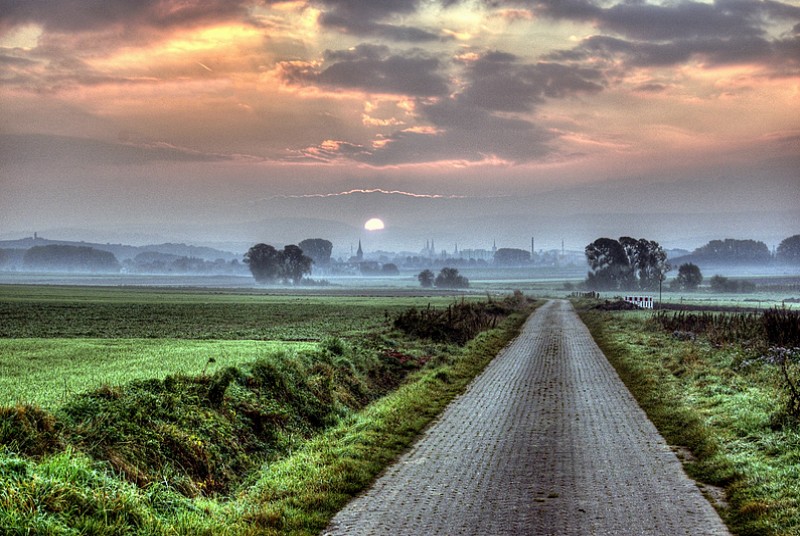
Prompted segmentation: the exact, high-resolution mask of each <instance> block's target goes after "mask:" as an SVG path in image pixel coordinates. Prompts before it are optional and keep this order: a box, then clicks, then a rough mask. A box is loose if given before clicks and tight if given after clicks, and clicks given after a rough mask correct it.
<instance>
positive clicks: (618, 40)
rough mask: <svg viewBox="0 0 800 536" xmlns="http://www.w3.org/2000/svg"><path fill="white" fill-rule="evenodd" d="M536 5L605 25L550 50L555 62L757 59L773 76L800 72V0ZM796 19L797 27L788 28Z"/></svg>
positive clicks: (571, 0)
mask: <svg viewBox="0 0 800 536" xmlns="http://www.w3.org/2000/svg"><path fill="white" fill-rule="evenodd" d="M534 9H535V10H536V12H537V13H538V14H540V15H543V16H548V17H552V18H557V19H569V20H576V21H584V22H591V23H593V24H594V25H595V26H596V27H597V28H598V29H599V30H600V31H601V32H602V33H600V34H596V35H592V36H589V37H587V38H585V39H583V40H582V41H581V42H580V44H579V45H578V46H577V47H575V48H573V49H571V50H561V51H554V52H551V53H549V54H546V55H545V56H544V57H545V58H546V59H549V60H552V61H567V62H570V61H572V62H583V63H584V64H585V65H587V66H592V67H594V68H603V69H606V70H607V72H609V73H610V72H611V71H613V70H617V71H618V69H619V67H620V65H621V66H622V67H623V68H624V69H631V68H639V67H666V66H675V65H680V64H684V63H686V62H688V61H691V60H696V61H698V62H700V63H701V64H702V65H704V66H705V67H716V66H725V65H735V64H748V65H757V66H761V67H763V68H765V69H767V70H768V71H769V72H771V73H772V75H774V76H796V75H797V74H798V73H800V37H798V32H797V30H796V29H797V27H798V24H797V21H800V7H796V6H792V5H788V4H785V3H782V2H776V1H766V2H762V1H755V0H716V1H715V2H714V3H713V4H708V3H703V2H678V3H665V4H658V5H656V4H650V3H645V2H621V3H617V4H614V5H612V6H610V7H601V6H600V5H598V4H597V3H595V2H590V1H589V0H568V1H566V2H562V1H560V0H559V1H556V0H538V1H536V2H534ZM791 25H794V28H795V29H794V30H792V31H787V29H788V27H790V26H791ZM617 74H619V73H617Z"/></svg>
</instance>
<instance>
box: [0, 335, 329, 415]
mask: <svg viewBox="0 0 800 536" xmlns="http://www.w3.org/2000/svg"><path fill="white" fill-rule="evenodd" d="M315 346H316V344H315V343H298V342H283V341H230V340H210V341H209V340H200V341H198V340H178V339H91V338H86V339H83V338H81V339H75V338H73V339H64V338H51V339H37V338H34V339H0V406H4V405H14V404H36V405H39V406H42V407H45V408H53V407H56V406H58V405H59V404H62V403H64V402H66V401H67V400H68V399H69V397H71V396H73V395H75V394H76V393H79V392H82V391H88V390H90V389H96V388H97V387H99V386H101V385H120V384H124V383H128V382H130V381H133V380H141V379H147V378H158V379H162V380H163V379H164V378H165V377H166V376H168V375H170V374H188V375H196V374H203V373H207V374H213V373H214V372H216V371H217V370H219V369H220V368H222V367H228V366H236V365H241V364H242V363H247V362H249V361H254V360H256V359H260V358H264V357H266V356H269V355H272V354H276V353H285V354H286V358H287V359H291V358H292V355H293V354H294V353H295V352H297V351H299V350H307V349H309V348H313V347H315Z"/></svg>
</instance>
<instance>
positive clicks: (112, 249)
mask: <svg viewBox="0 0 800 536" xmlns="http://www.w3.org/2000/svg"><path fill="white" fill-rule="evenodd" d="M50 245H60V246H75V247H90V248H93V249H97V250H100V251H108V252H109V253H113V254H114V256H115V257H116V258H117V260H118V261H120V262H122V261H124V260H127V259H133V258H135V257H136V255H138V254H140V253H144V252H155V253H165V254H168V255H175V256H177V257H195V258H199V259H203V260H207V261H214V260H217V259H224V260H226V261H231V260H234V259H240V258H241V256H240V255H237V254H235V253H231V252H229V251H223V250H219V249H215V248H210V247H205V246H194V245H188V244H172V243H165V244H152V245H146V246H130V245H127V244H110V243H106V244H100V243H95V242H84V241H74V240H50V239H47V238H42V237H27V238H22V239H19V240H2V241H0V249H12V250H13V249H16V250H27V249H30V248H32V247H34V246H50Z"/></svg>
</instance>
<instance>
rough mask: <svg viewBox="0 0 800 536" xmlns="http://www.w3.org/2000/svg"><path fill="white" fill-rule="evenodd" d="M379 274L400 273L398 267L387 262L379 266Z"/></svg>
mask: <svg viewBox="0 0 800 536" xmlns="http://www.w3.org/2000/svg"><path fill="white" fill-rule="evenodd" d="M381 274H383V275H400V268H398V267H397V265H396V264H395V263H393V262H387V263H386V264H384V265H383V266H381Z"/></svg>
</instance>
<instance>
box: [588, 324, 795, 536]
mask: <svg viewBox="0 0 800 536" xmlns="http://www.w3.org/2000/svg"><path fill="white" fill-rule="evenodd" d="M584 318H585V320H586V322H587V324H588V325H589V326H590V329H591V330H592V333H593V335H594V336H595V338H596V340H597V341H598V343H599V344H600V345H601V347H602V348H603V350H604V352H605V353H606V355H607V356H608V358H609V360H610V361H611V362H612V364H613V365H614V366H615V368H616V369H617V371H618V372H619V374H620V376H621V378H622V379H623V381H624V382H625V383H626V385H627V386H628V388H629V389H630V390H631V391H632V392H633V394H634V396H635V397H636V398H637V400H638V401H639V403H640V404H641V406H642V407H643V409H645V411H646V412H647V413H648V415H649V417H650V418H651V420H652V421H653V422H654V424H655V425H656V426H657V427H658V428H659V430H660V431H661V433H662V434H663V435H664V436H665V438H666V439H667V441H668V442H669V443H670V444H672V445H680V446H684V447H688V448H689V449H690V450H691V451H692V452H693V454H694V455H695V456H696V460H694V461H691V462H689V463H687V464H686V467H687V471H688V472H689V474H690V475H692V476H693V477H694V478H696V479H698V480H700V481H703V482H706V483H710V484H715V485H718V486H721V487H724V488H725V489H726V492H727V498H728V501H729V504H730V506H729V508H727V509H723V510H722V511H721V513H722V515H723V518H724V519H725V520H726V522H727V523H728V524H729V526H730V527H731V529H732V530H733V532H734V533H736V534H740V535H770V536H773V535H774V536H784V535H785V536H788V535H796V534H798V533H800V427H798V423H797V422H794V421H793V420H791V419H787V416H786V414H785V393H784V391H783V390H782V386H781V382H780V377H779V374H778V369H777V368H776V367H770V366H768V365H764V364H757V365H749V366H747V365H744V366H743V365H742V364H743V363H746V362H747V360H748V358H750V357H752V355H753V352H754V351H757V350H754V347H753V344H752V343H750V344H726V345H722V346H719V345H714V344H711V343H710V342H709V341H708V340H706V339H705V338H703V337H698V338H697V339H696V340H694V341H679V340H676V339H675V338H673V337H672V336H671V334H670V333H666V332H663V331H660V330H657V329H655V328H654V325H653V324H650V325H648V324H647V322H646V320H645V318H643V315H642V314H641V313H634V314H628V313H605V314H599V313H589V314H586V313H585V314H584Z"/></svg>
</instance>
